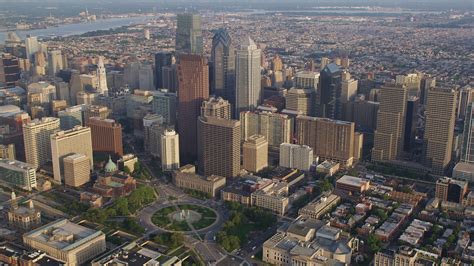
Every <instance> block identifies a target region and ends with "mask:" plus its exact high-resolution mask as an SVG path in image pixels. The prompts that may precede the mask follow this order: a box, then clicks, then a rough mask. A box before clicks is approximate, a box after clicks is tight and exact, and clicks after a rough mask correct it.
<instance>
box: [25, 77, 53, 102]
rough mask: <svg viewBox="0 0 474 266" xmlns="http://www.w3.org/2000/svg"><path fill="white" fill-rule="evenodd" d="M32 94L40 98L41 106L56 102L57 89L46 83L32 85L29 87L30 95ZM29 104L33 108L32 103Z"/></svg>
mask: <svg viewBox="0 0 474 266" xmlns="http://www.w3.org/2000/svg"><path fill="white" fill-rule="evenodd" d="M32 94H36V95H38V96H39V103H40V104H43V103H50V102H52V101H53V100H56V87H55V86H53V85H51V84H49V83H48V82H44V81H40V82H35V83H31V84H30V85H28V95H32ZM35 102H37V101H35ZM29 103H30V106H31V102H29Z"/></svg>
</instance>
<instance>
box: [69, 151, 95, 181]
mask: <svg viewBox="0 0 474 266" xmlns="http://www.w3.org/2000/svg"><path fill="white" fill-rule="evenodd" d="M63 162H64V183H65V184H66V185H67V186H71V187H79V186H82V185H84V184H85V183H87V182H89V180H90V175H91V166H90V159H89V158H88V157H87V156H86V155H84V154H79V153H74V154H71V155H69V156H66V157H64V159H63Z"/></svg>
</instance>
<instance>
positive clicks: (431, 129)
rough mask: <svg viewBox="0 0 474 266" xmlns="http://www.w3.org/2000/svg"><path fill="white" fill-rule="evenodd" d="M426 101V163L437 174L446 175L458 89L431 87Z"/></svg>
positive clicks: (451, 144)
mask: <svg viewBox="0 0 474 266" xmlns="http://www.w3.org/2000/svg"><path fill="white" fill-rule="evenodd" d="M427 100H428V102H427V103H426V119H425V134H424V139H423V140H424V155H425V165H426V166H427V167H430V168H431V171H432V172H433V173H434V174H436V175H444V173H445V172H446V170H447V168H448V166H449V164H450V162H451V155H452V151H453V137H454V125H455V122H456V104H457V91H455V90H454V89H442V88H431V89H430V90H429V91H428V98H427Z"/></svg>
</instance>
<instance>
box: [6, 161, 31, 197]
mask: <svg viewBox="0 0 474 266" xmlns="http://www.w3.org/2000/svg"><path fill="white" fill-rule="evenodd" d="M0 180H1V181H3V182H5V183H7V184H9V185H12V186H16V187H19V188H21V189H24V190H28V191H31V190H32V189H33V188H36V168H35V167H34V166H33V165H30V164H27V163H24V162H20V161H11V160H1V159H0Z"/></svg>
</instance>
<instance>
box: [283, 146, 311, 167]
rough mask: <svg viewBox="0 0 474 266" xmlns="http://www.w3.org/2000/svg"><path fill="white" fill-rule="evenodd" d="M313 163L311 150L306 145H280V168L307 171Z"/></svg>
mask: <svg viewBox="0 0 474 266" xmlns="http://www.w3.org/2000/svg"><path fill="white" fill-rule="evenodd" d="M312 163H313V149H311V147H309V146H307V145H298V144H290V143H282V144H281V145H280V166H282V167H286V168H295V169H299V170H303V171H308V170H309V169H310V167H311V164H312Z"/></svg>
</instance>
